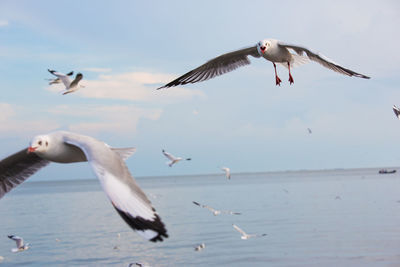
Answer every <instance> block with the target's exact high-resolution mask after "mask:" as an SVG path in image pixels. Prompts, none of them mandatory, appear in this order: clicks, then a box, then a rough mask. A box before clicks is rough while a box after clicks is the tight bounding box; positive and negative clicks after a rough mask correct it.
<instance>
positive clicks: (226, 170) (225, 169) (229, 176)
mask: <svg viewBox="0 0 400 267" xmlns="http://www.w3.org/2000/svg"><path fill="white" fill-rule="evenodd" d="M221 170H223V171H224V172H225V176H226V178H228V179H231V169H229V168H228V167H222V168H221Z"/></svg>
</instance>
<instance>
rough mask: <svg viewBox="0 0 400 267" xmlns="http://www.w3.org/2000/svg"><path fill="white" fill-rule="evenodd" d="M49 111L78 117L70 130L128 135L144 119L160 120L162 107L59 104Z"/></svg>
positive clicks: (85, 132)
mask: <svg viewBox="0 0 400 267" xmlns="http://www.w3.org/2000/svg"><path fill="white" fill-rule="evenodd" d="M49 112H51V113H53V114H56V115H57V116H62V115H66V116H68V117H69V118H72V119H76V121H77V122H76V123H74V122H72V123H71V124H70V125H69V126H68V130H70V131H72V132H77V133H81V134H87V135H97V134H99V133H112V134H115V135H119V136H128V135H132V134H135V133H136V130H137V126H138V123H139V122H140V120H142V119H148V120H158V119H159V118H160V116H161V113H162V110H161V109H145V108H139V107H133V106H131V105H130V106H124V105H115V106H67V105H63V106H57V107H55V108H52V109H51V110H50V111H49Z"/></svg>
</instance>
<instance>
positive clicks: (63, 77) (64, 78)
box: [48, 69, 71, 88]
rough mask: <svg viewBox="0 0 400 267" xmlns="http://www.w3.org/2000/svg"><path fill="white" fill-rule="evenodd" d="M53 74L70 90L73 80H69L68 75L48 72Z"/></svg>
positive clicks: (53, 71) (52, 71)
mask: <svg viewBox="0 0 400 267" xmlns="http://www.w3.org/2000/svg"><path fill="white" fill-rule="evenodd" d="M48 71H49V72H50V73H51V74H53V75H54V76H56V77H58V78H59V79H60V80H61V81H62V82H63V84H64V85H65V87H67V88H69V86H70V85H71V80H70V79H69V78H68V76H67V75H65V74H64V73H61V72H56V71H55V70H50V69H49V70H48Z"/></svg>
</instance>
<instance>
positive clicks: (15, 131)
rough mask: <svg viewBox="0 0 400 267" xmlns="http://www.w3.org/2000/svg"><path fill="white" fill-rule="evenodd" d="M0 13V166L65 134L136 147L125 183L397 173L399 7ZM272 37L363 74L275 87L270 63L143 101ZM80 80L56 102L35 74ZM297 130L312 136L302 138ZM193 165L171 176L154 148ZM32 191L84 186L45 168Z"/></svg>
mask: <svg viewBox="0 0 400 267" xmlns="http://www.w3.org/2000/svg"><path fill="white" fill-rule="evenodd" d="M243 3H244V2H243V1H213V0H210V1H112V2H110V1H57V2H54V1H45V0H43V1H42V0H39V1H22V0H21V1H12V0H10V1H7V0H2V1H1V2H0V60H1V63H0V77H1V79H0V88H1V97H0V111H1V112H0V145H1V147H2V148H1V151H0V156H1V157H2V158H3V157H6V156H7V155H9V154H11V153H14V152H16V151H18V150H19V149H22V148H24V147H26V146H27V145H28V143H29V141H30V139H31V138H32V137H33V136H34V135H36V134H41V133H47V132H49V131H54V130H60V129H62V130H68V131H74V132H77V133H81V134H87V135H92V136H94V137H96V138H98V139H101V140H103V141H105V142H106V143H108V144H110V145H111V146H116V147H124V146H135V147H137V152H136V154H135V155H134V156H132V157H131V158H130V159H129V160H128V161H127V163H128V165H129V167H130V169H131V170H132V173H133V175H134V176H151V175H183V174H201V173H217V172H220V170H219V167H221V166H229V167H230V168H231V170H232V172H233V173H234V172H255V171H257V172H258V171H276V170H298V169H327V168H329V169H331V168H353V167H355V168H357V167H380V166H398V165H399V164H400V153H399V152H398V151H399V147H400V144H399V143H398V139H399V137H398V136H399V134H400V121H398V120H397V119H396V118H395V116H394V114H393V111H392V109H391V107H392V105H393V104H397V105H400V88H399V86H398V84H399V80H400V76H399V73H400V68H399V60H400V54H399V53H398V52H397V50H398V49H397V48H398V43H400V40H399V39H400V34H399V30H398V25H400V4H399V2H398V1H385V0H383V1H347V0H346V1H302V2H301V3H300V1H251V2H248V3H247V2H246V4H243ZM266 38H274V39H279V40H283V41H285V42H287V43H292V44H298V45H303V46H306V47H308V48H310V49H312V50H314V51H317V52H320V53H323V54H324V55H326V56H328V57H329V58H331V59H333V60H334V61H335V62H338V63H340V64H341V65H343V66H345V67H347V68H350V69H352V70H355V71H357V72H360V73H363V74H366V75H368V76H371V77H372V78H371V79H370V80H364V79H359V78H351V77H347V76H344V75H340V74H338V73H335V72H332V71H330V70H328V69H325V68H323V67H321V66H320V65H318V64H317V63H309V64H307V65H304V66H301V67H299V68H295V69H293V72H292V73H293V76H294V79H295V83H294V84H293V85H289V83H288V81H287V70H286V69H284V68H283V67H278V73H279V75H280V77H281V78H282V80H283V83H282V85H281V86H280V87H277V86H275V81H274V70H273V66H272V64H271V63H270V62H267V61H265V60H264V59H254V58H251V61H252V64H251V65H250V66H246V67H243V68H240V69H237V70H235V71H233V72H231V73H228V74H226V75H223V76H220V77H217V78H215V79H212V80H209V81H206V82H202V83H198V84H193V85H187V86H183V87H177V88H170V89H165V90H155V89H156V88H157V87H158V86H160V85H162V84H164V83H166V82H168V81H171V80H172V79H174V78H176V77H178V76H179V75H181V74H184V73H186V72H187V71H189V70H191V69H193V68H195V67H197V66H199V65H201V64H203V63H204V62H205V61H207V60H209V59H211V58H213V57H215V56H218V55H220V54H222V53H226V52H229V51H232V50H236V49H239V48H243V47H247V46H251V45H254V44H256V43H257V42H258V41H259V40H262V39H266ZM48 68H51V69H55V70H57V71H60V72H64V73H66V72H69V71H71V70H73V71H75V72H81V73H83V75H84V79H83V81H82V84H83V85H85V88H83V89H81V90H80V91H78V92H76V93H74V94H69V95H65V96H63V95H61V94H60V91H61V90H62V89H63V88H62V87H60V86H49V85H48V84H47V81H46V79H47V78H51V75H50V74H49V73H48V72H47V69H48ZM307 128H310V129H312V131H313V133H312V134H309V133H308V131H307ZM162 149H166V150H167V151H169V152H170V153H172V154H175V155H177V156H183V157H189V156H190V157H191V158H192V159H193V160H192V161H191V162H182V163H179V164H178V165H176V166H174V167H173V168H169V167H168V166H167V165H166V164H165V161H166V159H165V158H164V156H163V155H162V154H161V150H162ZM35 176H36V177H37V179H47V178H50V177H51V178H53V177H54V176H57V177H58V178H59V179H67V178H71V177H72V178H90V177H93V176H94V175H93V174H91V171H90V169H89V168H88V166H87V165H86V164H75V166H72V165H69V166H61V165H59V164H53V165H52V166H50V167H48V168H47V169H46V170H42V171H41V172H39V173H38V174H37V175H35Z"/></svg>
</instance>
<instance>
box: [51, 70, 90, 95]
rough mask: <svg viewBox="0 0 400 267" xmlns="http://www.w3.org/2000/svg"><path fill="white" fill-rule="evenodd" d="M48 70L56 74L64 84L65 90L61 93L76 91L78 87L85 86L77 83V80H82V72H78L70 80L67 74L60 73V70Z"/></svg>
mask: <svg viewBox="0 0 400 267" xmlns="http://www.w3.org/2000/svg"><path fill="white" fill-rule="evenodd" d="M48 71H49V72H50V73H51V74H53V75H54V76H56V77H57V78H58V79H60V80H61V81H62V82H63V84H64V85H65V91H64V92H63V95H66V94H69V93H72V92H75V91H77V90H78V89H79V88H82V87H85V86H83V85H78V83H79V81H80V80H82V78H83V75H82V73H78V74H76V76H75V79H74V80H73V81H71V80H70V79H69V78H68V76H67V75H65V74H63V73H60V72H56V71H55V70H49V69H48Z"/></svg>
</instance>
